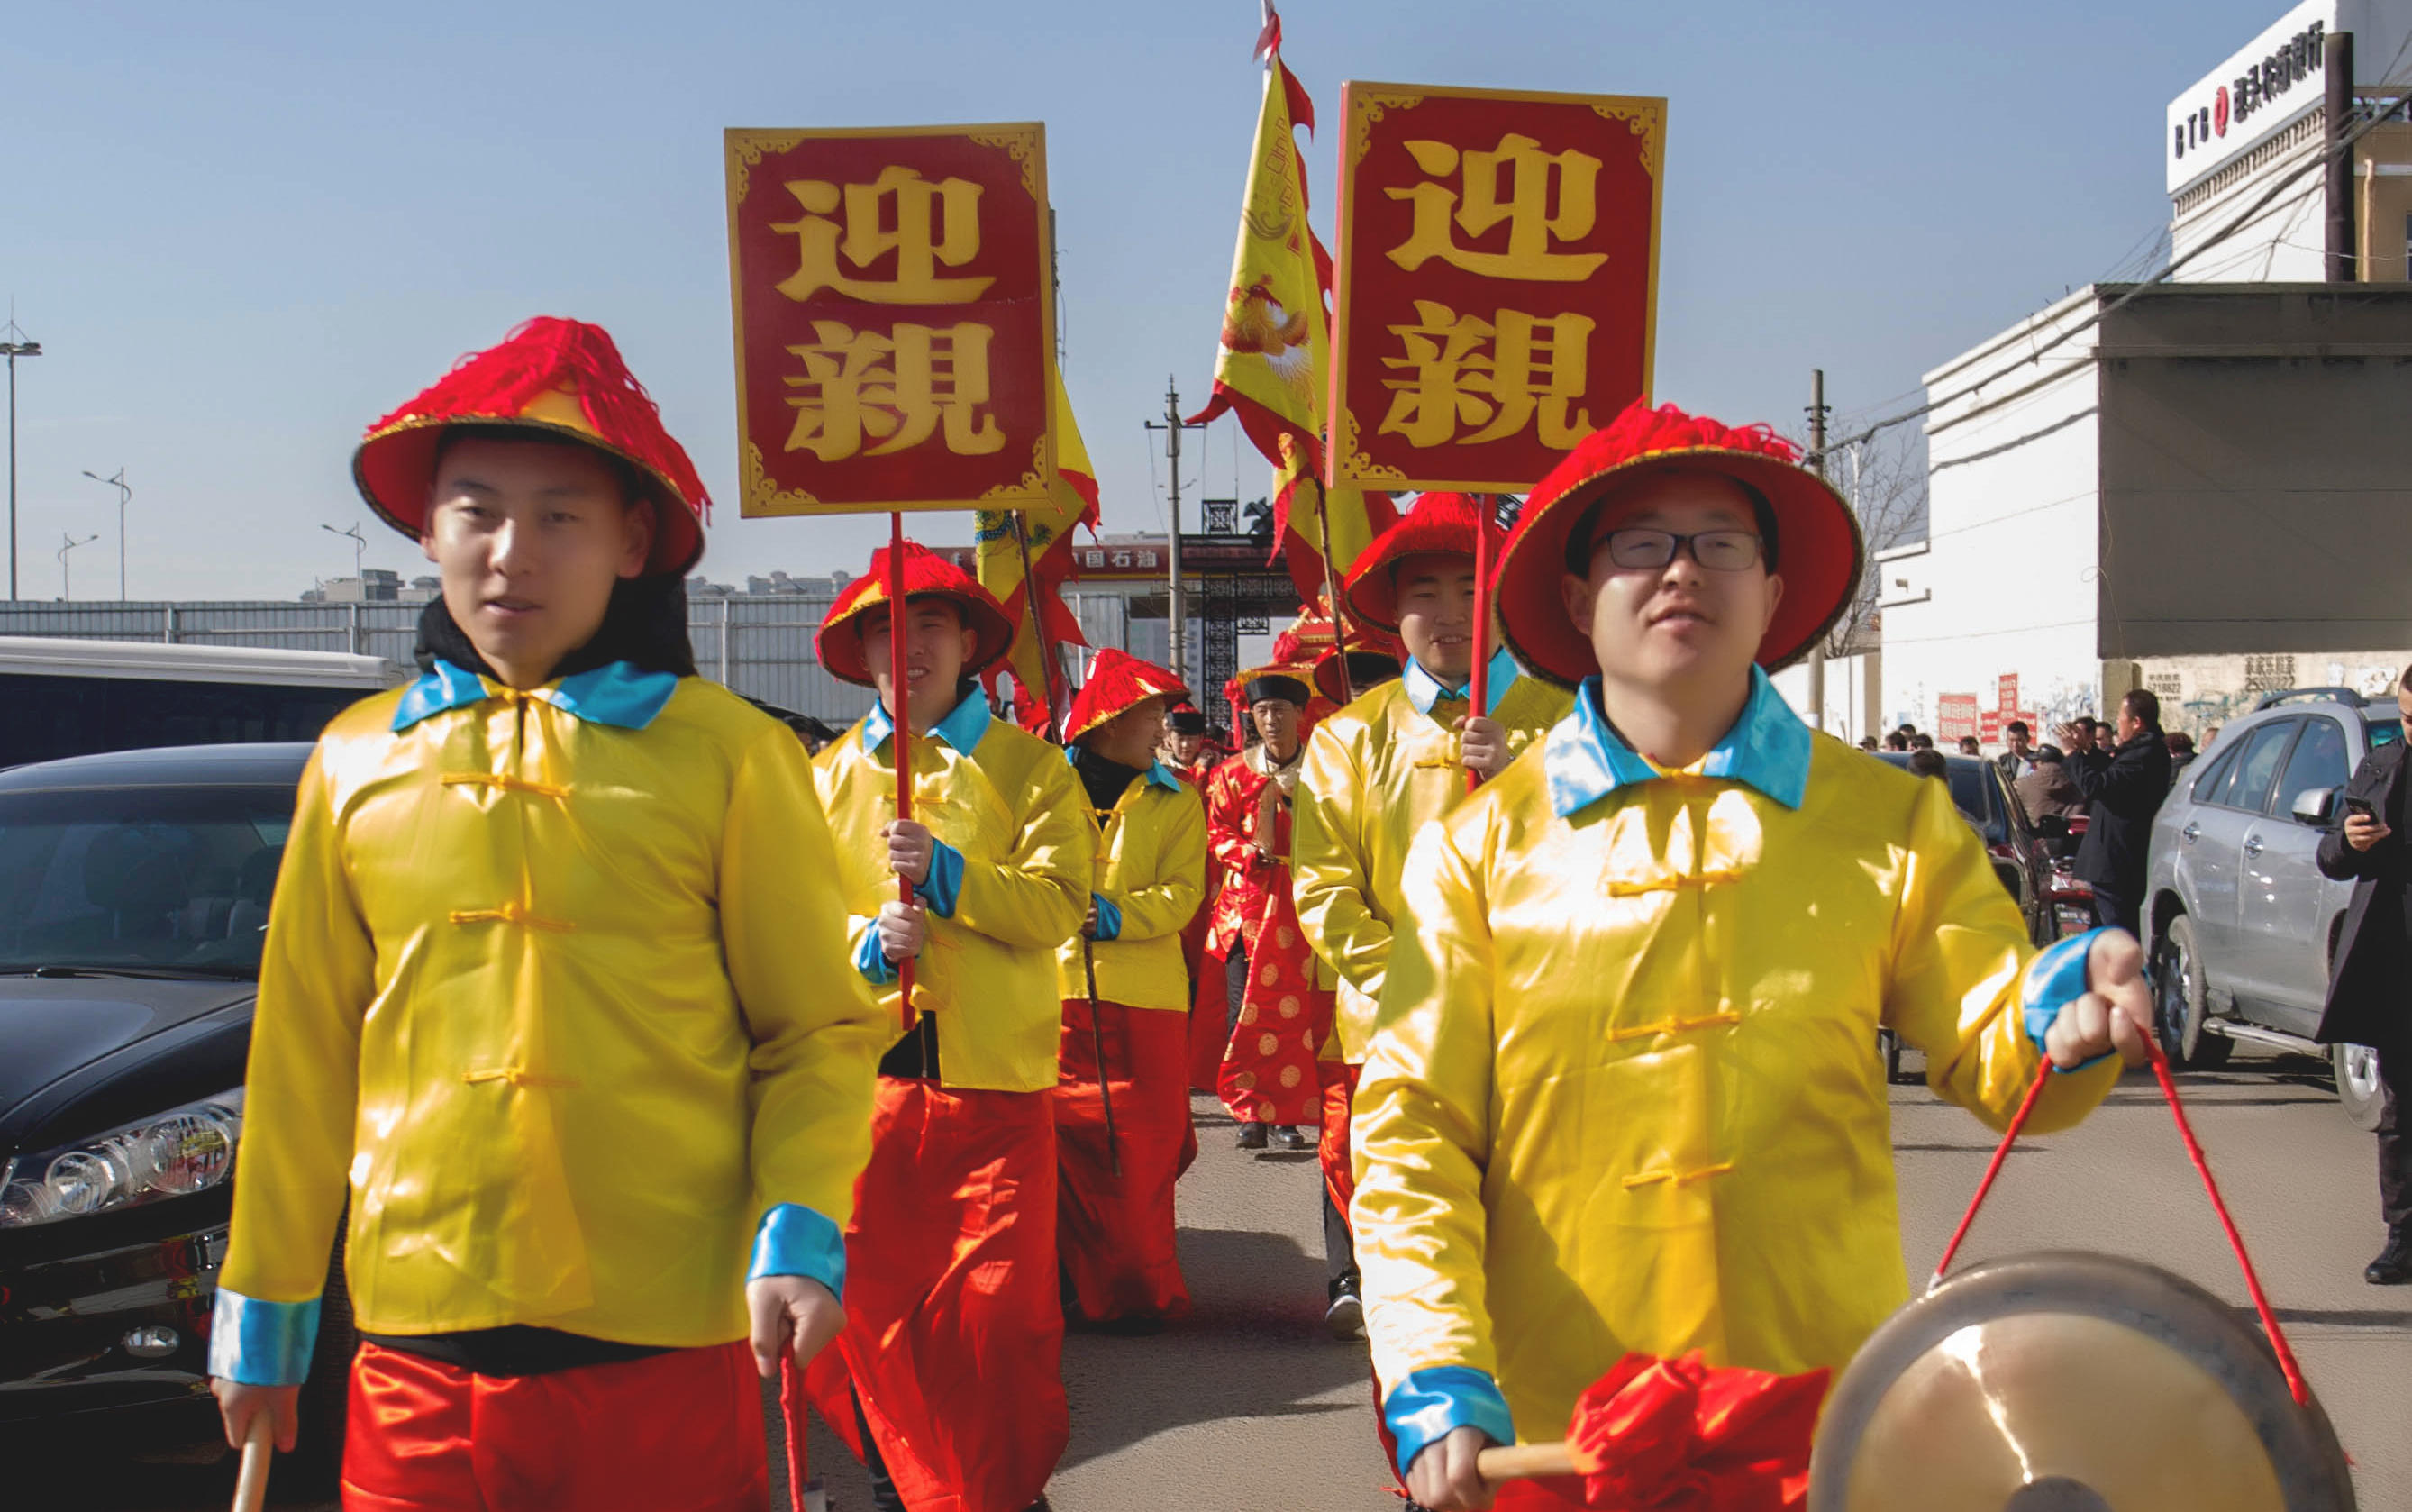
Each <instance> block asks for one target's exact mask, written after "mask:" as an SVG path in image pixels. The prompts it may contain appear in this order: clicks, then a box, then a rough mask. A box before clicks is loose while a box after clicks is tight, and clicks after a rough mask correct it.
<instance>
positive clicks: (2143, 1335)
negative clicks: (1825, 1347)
mask: <svg viewBox="0 0 2412 1512" xmlns="http://www.w3.org/2000/svg"><path fill="white" fill-rule="evenodd" d="M2353 1505H2354V1501H2353V1481H2352V1478H2351V1475H2350V1474H2349V1472H2348V1471H2347V1469H2346V1458H2345V1451H2344V1450H2343V1449H2341V1448H2340V1447H2339V1446H2338V1445H2337V1441H2336V1434H2335V1432H2334V1431H2333V1430H2331V1428H2330V1427H2329V1420H2328V1417H2327V1415H2326V1414H2324V1413H2322V1412H2321V1411H2320V1408H2319V1403H2318V1402H2317V1401H2316V1400H2315V1401H2314V1402H2311V1403H2310V1404H2309V1405H2305V1406H2299V1405H2298V1404H2297V1403H2296V1402H2295V1400H2294V1398H2293V1396H2292V1395H2291V1394H2289V1392H2288V1391H2287V1380H2286V1377H2285V1376H2284V1375H2283V1374H2282V1373H2280V1372H2279V1369H2278V1360H2277V1357H2276V1355H2275V1354H2273V1353H2272V1350H2271V1348H2270V1345H2269V1343H2268V1342H2267V1341H2265V1340H2264V1339H2263V1338H2262V1337H2261V1334H2260V1332H2259V1331H2258V1329H2255V1328H2254V1327H2253V1325H2252V1324H2251V1323H2250V1322H2249V1321H2247V1320H2246V1319H2244V1318H2243V1317H2240V1316H2239V1315H2238V1314H2237V1312H2236V1311H2235V1310H2234V1309H2232V1308H2230V1307H2228V1305H2227V1304H2226V1303H2224V1302H2222V1301H2220V1300H2219V1299H2217V1298H2215V1297H2213V1296H2212V1295H2211V1294H2210V1293H2209V1292H2207V1291H2204V1290H2203V1289H2202V1288H2201V1287H2199V1286H2197V1285H2195V1284H2193V1283H2192V1282H2189V1281H2184V1280H2181V1279H2180V1278H2179V1277H2176V1276H2173V1275H2171V1274H2169V1272H2168V1271H2166V1270H2160V1269H2159V1268H2157V1267H2155V1266H2150V1265H2146V1264H2144V1263H2142V1262H2141V1261H2139V1260H2128V1259H2121V1258H2118V1257H2115V1256H2112V1255H2089V1254H2074V1253H2064V1254H2036V1255H2012V1256H2009V1257H2008V1258H2005V1259H2000V1260H1993V1261H1989V1262H1987V1263H1985V1264H1983V1265H1978V1266H1972V1267H1970V1268H1969V1269H1968V1270H1963V1271H1962V1272H1961V1273H1960V1274H1958V1275H1956V1276H1954V1277H1952V1278H1951V1279H1950V1280H1949V1281H1947V1282H1945V1283H1944V1284H1942V1285H1940V1286H1938V1287H1936V1288H1935V1289H1934V1291H1932V1292H1930V1293H1928V1294H1927V1295H1926V1296H1924V1297H1922V1298H1920V1299H1918V1300H1916V1301H1913V1302H1911V1303H1910V1304H1909V1305H1908V1306H1907V1307H1905V1308H1903V1309H1902V1310H1901V1311H1900V1312H1898V1313H1896V1314H1893V1315H1892V1317H1891V1318H1890V1319H1889V1320H1887V1321H1886V1323H1885V1325H1884V1326H1883V1327H1882V1328H1880V1329H1877V1330H1876V1331H1875V1333H1874V1334H1873V1335H1871V1336H1870V1337H1869V1339H1868V1342H1867V1343H1866V1344H1865V1345H1864V1346H1863V1347H1862V1348H1861V1349H1860V1352H1859V1354H1858V1355H1857V1356H1856V1357H1854V1358H1852V1360H1851V1363H1850V1367H1849V1368H1848V1369H1847V1370H1846V1371H1845V1372H1844V1373H1843V1375H1842V1378H1841V1379H1840V1380H1838V1381H1837V1382H1836V1383H1835V1385H1834V1389H1833V1393H1832V1394H1831V1396H1830V1397H1829V1398H1828V1399H1827V1402H1826V1411H1825V1416H1824V1417H1822V1418H1821V1419H1820V1420H1819V1422H1818V1426H1817V1440H1816V1447H1815V1450H1814V1451H1813V1453H1812V1455H1811V1457H1810V1464H1809V1512H2162V1509H2165V1508H2166V1509H2169V1512H2181V1509H2182V1512H2353Z"/></svg>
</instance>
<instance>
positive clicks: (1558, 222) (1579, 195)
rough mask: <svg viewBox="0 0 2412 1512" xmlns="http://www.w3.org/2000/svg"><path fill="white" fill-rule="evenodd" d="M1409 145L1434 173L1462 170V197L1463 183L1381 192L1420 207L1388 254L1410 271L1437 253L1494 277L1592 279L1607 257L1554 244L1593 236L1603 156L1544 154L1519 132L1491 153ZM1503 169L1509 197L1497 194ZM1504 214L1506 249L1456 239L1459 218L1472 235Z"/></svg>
mask: <svg viewBox="0 0 2412 1512" xmlns="http://www.w3.org/2000/svg"><path fill="white" fill-rule="evenodd" d="M1406 148H1407V152H1408V153H1409V154H1411V155H1412V156H1413V157H1414V158H1415V160H1416V166H1417V167H1418V168H1420V169H1423V170H1424V171H1425V172H1426V173H1429V174H1432V175H1434V178H1435V179H1440V178H1446V177H1447V176H1448V175H1449V174H1450V173H1460V175H1461V183H1463V203H1460V200H1459V191H1458V190H1456V189H1452V188H1450V187H1449V186H1448V185H1447V184H1445V183H1436V182H1426V183H1419V184H1417V185H1416V186H1415V187H1414V188H1412V189H1385V190H1384V191H1383V193H1385V194H1387V195H1389V196H1390V198H1393V199H1405V200H1407V201H1409V202H1410V204H1412V206H1413V207H1414V210H1415V220H1414V222H1413V225H1412V227H1411V228H1410V229H1409V231H1408V234H1407V239H1406V240H1405V242H1400V243H1399V244H1398V245H1397V246H1395V247H1392V248H1391V249H1390V260H1391V261H1392V262H1395V263H1397V264H1398V265H1399V266H1400V267H1402V268H1404V269H1405V270H1406V271H1407V272H1415V271H1416V270H1417V269H1419V268H1420V267H1422V266H1423V265H1424V263H1425V262H1426V261H1427V260H1429V259H1430V258H1433V257H1438V258H1440V259H1441V260H1442V261H1444V262H1447V263H1449V265H1451V266H1452V267H1457V268H1463V269H1464V270H1465V271H1466V272H1470V273H1480V274H1483V275H1484V276H1486V277H1491V278H1523V279H1532V280H1536V281H1539V282H1544V283H1558V284H1572V283H1580V282H1581V281H1582V280H1583V279H1586V278H1589V277H1590V276H1591V275H1592V274H1593V272H1596V271H1597V269H1598V268H1599V265H1600V264H1601V263H1604V262H1606V261H1607V260H1608V254H1607V253H1605V252H1552V251H1551V250H1550V244H1551V243H1552V242H1580V241H1581V240H1582V239H1583V238H1584V237H1587V236H1589V235H1591V232H1592V226H1593V224H1594V222H1595V221H1596V219H1597V213H1598V206H1597V201H1596V194H1595V191H1596V187H1597V181H1598V178H1599V168H1600V162H1599V159H1598V158H1596V157H1593V156H1591V155H1589V154H1584V153H1578V152H1573V151H1567V152H1563V153H1545V152H1542V151H1541V147H1540V143H1538V142H1537V141H1535V140H1534V139H1532V138H1530V137H1524V136H1519V135H1517V134H1515V133H1513V132H1510V133H1508V135H1506V136H1503V137H1501V138H1500V139H1499V145H1498V146H1497V147H1496V148H1494V149H1493V150H1492V151H1490V152H1487V153H1484V152H1468V153H1460V152H1459V151H1458V149H1456V148H1455V147H1452V146H1450V145H1449V143H1447V142H1445V141H1410V142H1408V143H1407V144H1406ZM1503 171H1504V172H1506V173H1507V174H1508V175H1509V188H1508V195H1507V198H1505V199H1504V200H1503V199H1502V198H1500V194H1499V180H1500V175H1501V174H1502V172H1503ZM1552 182H1554V183H1555V185H1556V190H1557V193H1556V195H1555V196H1554V202H1553V197H1552V194H1551V187H1552ZM1502 221H1505V222H1507V223H1508V250H1507V251H1505V252H1474V251H1469V250H1467V249H1466V248H1464V247H1461V246H1459V245H1458V244H1457V239H1456V237H1455V236H1453V235H1452V234H1451V233H1450V230H1449V228H1450V225H1451V223H1452V222H1454V223H1455V225H1456V226H1457V228H1459V229H1461V230H1463V231H1464V232H1465V234H1466V235H1467V236H1470V237H1478V236H1480V235H1482V234H1483V233H1484V232H1486V231H1488V230H1490V229H1491V228H1493V227H1494V226H1497V225H1498V224H1499V223H1500V222H1502Z"/></svg>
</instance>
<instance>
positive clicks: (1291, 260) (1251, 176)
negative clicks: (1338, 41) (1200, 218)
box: [1195, 53, 1330, 468]
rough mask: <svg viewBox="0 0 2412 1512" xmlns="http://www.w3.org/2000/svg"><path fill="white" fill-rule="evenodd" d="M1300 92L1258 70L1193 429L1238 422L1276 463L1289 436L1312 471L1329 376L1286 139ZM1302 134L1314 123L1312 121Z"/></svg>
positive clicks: (1301, 176) (1318, 295)
mask: <svg viewBox="0 0 2412 1512" xmlns="http://www.w3.org/2000/svg"><path fill="white" fill-rule="evenodd" d="M1305 98H1306V95H1305V91H1304V90H1303V89H1302V88H1300V87H1299V85H1298V81H1297V80H1296V79H1295V77H1293V76H1292V75H1291V73H1290V71H1289V70H1288V69H1287V68H1286V67H1284V66H1282V62H1281V56H1280V54H1279V53H1274V54H1273V55H1272V57H1271V59H1270V60H1269V66H1268V67H1267V68H1266V70H1265V94H1264V106H1263V108H1262V109H1261V110H1259V111H1258V112H1257V139H1256V144H1255V146H1254V147H1253V148H1252V149H1251V150H1250V154H1249V159H1248V162H1249V169H1248V189H1247V196H1246V198H1244V199H1243V200H1242V201H1241V204H1240V242H1239V248H1238V250H1237V251H1236V252H1234V253H1233V254H1232V257H1231V292H1230V296H1229V299H1228V301H1227V302H1226V304H1225V305H1224V309H1223V340H1222V348H1221V350H1220V351H1219V352H1218V353H1217V354H1216V356H1215V360H1214V397H1213V401H1212V402H1210V403H1209V404H1207V406H1206V408H1205V409H1204V410H1203V411H1202V412H1200V413H1199V415H1198V416H1197V417H1195V421H1204V420H1211V419H1213V418H1214V417H1216V416H1217V415H1220V414H1222V413H1224V412H1225V411H1226V410H1229V411H1234V412H1236V413H1237V414H1238V416H1239V419H1240V424H1241V427H1242V428H1243V429H1244V430H1245V431H1246V432H1247V433H1248V439H1249V440H1250V441H1251V442H1253V443H1255V445H1256V448H1257V450H1258V451H1261V452H1263V453H1264V454H1265V457H1266V460H1268V461H1270V462H1273V463H1274V464H1275V465H1276V466H1278V465H1280V464H1281V462H1282V447H1281V439H1282V437H1283V436H1284V435H1285V434H1287V435H1288V436H1290V437H1292V438H1293V444H1296V445H1302V446H1303V448H1304V449H1305V450H1306V451H1307V453H1308V454H1309V457H1310V462H1309V465H1311V466H1314V467H1316V468H1320V466H1321V462H1322V438H1323V405H1324V391H1323V390H1324V382H1325V378H1326V374H1327V373H1328V371H1329V370H1328V369H1327V367H1326V362H1327V360H1328V352H1327V344H1328V343H1329V341H1330V333H1329V331H1328V330H1326V327H1325V322H1324V313H1323V280H1322V277H1321V275H1320V273H1319V272H1318V271H1317V267H1316V262H1317V257H1316V254H1317V253H1318V252H1319V251H1320V248H1319V247H1318V246H1317V244H1316V238H1315V233H1314V231H1313V230H1312V229H1311V228H1309V227H1308V225H1307V219H1306V170H1305V164H1304V162H1303V160H1302V158H1301V157H1300V155H1299V151H1298V141H1297V139H1296V138H1295V137H1293V136H1292V135H1291V130H1292V127H1293V126H1294V125H1295V124H1296V119H1297V110H1295V109H1294V105H1293V100H1295V101H1297V102H1300V103H1303V102H1304V100H1305ZM1307 126H1308V128H1309V129H1310V130H1311V129H1313V127H1314V121H1313V118H1312V116H1311V115H1310V116H1309V117H1308V119H1307Z"/></svg>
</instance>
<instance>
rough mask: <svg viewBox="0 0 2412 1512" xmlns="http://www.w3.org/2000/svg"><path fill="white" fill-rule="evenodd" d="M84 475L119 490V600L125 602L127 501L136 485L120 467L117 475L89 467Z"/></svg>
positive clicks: (132, 495)
mask: <svg viewBox="0 0 2412 1512" xmlns="http://www.w3.org/2000/svg"><path fill="white" fill-rule="evenodd" d="M83 476H84V477H89V478H91V479H92V480H93V481H94V482H96V483H106V484H108V485H109V486H110V488H113V489H115V490H116V491H117V601H118V602H119V603H121V604H123V603H125V501H127V500H128V499H131V498H133V497H134V486H133V485H132V484H130V483H128V482H126V481H125V468H123V467H120V468H119V469H118V470H117V476H116V477H101V476H100V475H99V474H98V473H96V472H94V471H93V470H92V469H91V468H89V467H87V468H85V469H84V470H83Z"/></svg>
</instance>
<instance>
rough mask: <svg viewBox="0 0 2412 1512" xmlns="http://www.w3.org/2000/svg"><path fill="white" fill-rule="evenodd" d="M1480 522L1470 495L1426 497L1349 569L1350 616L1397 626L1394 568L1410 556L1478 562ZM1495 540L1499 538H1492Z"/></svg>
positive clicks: (1394, 627)
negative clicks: (1476, 541) (1476, 547)
mask: <svg viewBox="0 0 2412 1512" xmlns="http://www.w3.org/2000/svg"><path fill="white" fill-rule="evenodd" d="M1481 518H1482V513H1481V506H1479V505H1478V504H1477V503H1476V502H1475V500H1474V497H1473V496H1472V495H1471V494H1466V493H1426V494H1422V495H1420V496H1419V497H1418V498H1417V500H1416V506H1415V507H1414V508H1413V509H1410V510H1408V511H1407V512H1406V513H1405V515H1403V516H1401V517H1400V519H1399V522H1398V523H1397V524H1395V525H1392V526H1391V527H1390V529H1388V530H1386V531H1384V532H1382V534H1380V535H1379V536H1375V537H1374V539H1373V541H1372V542H1371V543H1370V544H1369V545H1367V546H1366V548H1365V550H1362V551H1360V552H1359V553H1358V555H1357V561H1356V563H1355V565H1352V566H1350V567H1349V569H1348V582H1347V585H1346V593H1347V595H1348V609H1349V612H1350V613H1352V614H1354V615H1356V616H1357V617H1358V618H1359V619H1360V620H1362V621H1364V622H1365V623H1366V624H1378V625H1380V626H1381V627H1382V628H1383V629H1385V630H1395V629H1397V628H1398V627H1399V592H1398V583H1397V581H1396V580H1394V578H1393V575H1392V573H1391V570H1390V569H1391V568H1393V567H1395V566H1397V565H1399V564H1400V563H1401V562H1404V561H1405V560H1406V559H1407V558H1408V557H1411V556H1462V557H1464V558H1465V559H1466V560H1467V561H1469V562H1471V561H1472V560H1473V559H1474V532H1475V530H1476V529H1477V527H1478V525H1479V523H1480V521H1481ZM1493 539H1494V540H1496V537H1495V536H1494V537H1493Z"/></svg>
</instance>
